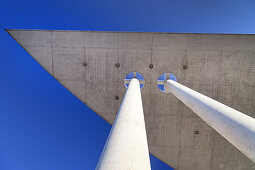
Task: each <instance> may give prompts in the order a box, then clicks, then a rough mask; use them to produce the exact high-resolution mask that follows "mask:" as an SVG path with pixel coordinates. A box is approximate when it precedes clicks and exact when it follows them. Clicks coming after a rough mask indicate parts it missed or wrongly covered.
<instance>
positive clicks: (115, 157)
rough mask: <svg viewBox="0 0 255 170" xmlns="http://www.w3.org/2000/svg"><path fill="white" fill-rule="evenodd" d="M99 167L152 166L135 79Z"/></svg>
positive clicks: (104, 169) (118, 169)
mask: <svg viewBox="0 0 255 170" xmlns="http://www.w3.org/2000/svg"><path fill="white" fill-rule="evenodd" d="M96 169H97V170H130V169H132V170H150V169H151V167H150V158H149V150H148V143H147V136H146V130H145V122H144V115H143V105H142V98H141V90H140V83H139V81H138V80H137V79H135V78H133V79H132V80H131V81H130V84H129V86H128V89H127V91H126V94H125V96H124V98H123V100H122V103H121V105H120V108H119V111H118V114H117V116H116V118H115V120H114V123H113V126H112V129H111V132H110V134H109V136H108V139H107V141H106V144H105V146H104V150H103V152H102V154H101V157H100V160H99V162H98V164H97V168H96Z"/></svg>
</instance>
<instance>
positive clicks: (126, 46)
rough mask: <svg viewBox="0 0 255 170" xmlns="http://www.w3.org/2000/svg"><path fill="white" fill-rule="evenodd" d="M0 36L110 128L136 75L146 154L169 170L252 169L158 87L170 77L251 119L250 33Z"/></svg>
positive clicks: (254, 58) (253, 39)
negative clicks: (141, 78)
mask: <svg viewBox="0 0 255 170" xmlns="http://www.w3.org/2000/svg"><path fill="white" fill-rule="evenodd" d="M7 31H8V32H9V34H10V35H11V36H12V37H13V38H14V39H15V40H16V41H17V42H18V43H19V44H20V45H21V46H22V47H24V49H25V50H26V51H27V52H28V53H29V54H30V55H31V56H33V58H34V59H35V60H36V61H38V62H39V63H40V64H41V65H42V66H43V67H44V68H45V69H46V70H47V71H48V72H49V73H50V74H51V75H52V76H53V77H55V78H56V79H57V80H58V81H59V82H60V83H61V84H63V85H64V86H65V87H66V88H67V89H68V90H70V91H71V92H72V93H73V94H74V95H75V96H77V97H78V98H79V99H80V100H81V101H83V102H84V103H85V104H86V105H88V106H89V107H90V108H91V109H92V110H94V111H95V112H96V113H97V114H98V115H100V116H101V117H102V118H104V119H105V120H106V121H107V122H109V123H111V124H112V123H113V120H114V117H115V115H116V113H117V110H118V108H119V106H120V102H121V99H122V98H123V95H124V93H125V91H126V87H125V86H124V79H125V77H126V75H127V74H128V73H129V72H133V71H137V72H139V73H141V74H142V75H143V76H144V78H145V86H144V87H143V89H142V99H143V107H144V114H145V121H146V129H147V136H148V143H149V150H150V152H151V153H152V154H153V155H155V156H156V157H158V158H159V159H161V160H162V161H163V162H165V163H167V164H168V165H170V166H171V167H173V168H175V169H178V170H205V169H206V170H207V169H209V170H216V169H217V170H251V169H255V164H254V163H252V162H251V161H250V160H249V159H248V158H246V157H245V156H244V155H243V154H242V153H241V152H240V151H238V150H237V149H236V148H235V147H234V146H232V145H231V144H230V143H229V142H228V141H226V140H225V139H224V138H223V137H221V136H220V135H219V134H218V133H217V132H215V131H214V130H213V129H212V128H210V127H209V126H208V125H207V124H206V123H205V122H203V120H201V119H200V118H199V117H198V116H196V115H195V114H194V113H193V112H192V111H191V110H190V109H188V108H187V107H186V106H185V105H184V104H183V103H182V102H180V101H179V100H178V99H177V98H176V97H174V96H173V95H172V94H165V93H163V92H161V91H160V90H158V88H157V79H158V77H159V76H160V75H161V74H162V73H173V74H174V75H175V76H176V77H177V79H178V81H179V82H180V83H181V84H183V85H185V86H187V87H189V88H192V89H193V90H196V91H198V92H200V93H202V94H204V95H206V96H208V97H211V98H213V99H215V100H217V101H219V102H222V103H224V104H226V105H228V106H230V107H232V108H234V109H236V110H239V111H241V112H243V113H245V114H247V115H250V116H251V117H255V35H237V34H236V35H233V34H232V35H230V34H179V33H178V34H176V33H135V32H134V33H133V32H91V31H55V30H7ZM116 64H117V65H116ZM151 64H152V65H151ZM117 96H118V97H119V99H118V97H117ZM240 140H241V139H240Z"/></svg>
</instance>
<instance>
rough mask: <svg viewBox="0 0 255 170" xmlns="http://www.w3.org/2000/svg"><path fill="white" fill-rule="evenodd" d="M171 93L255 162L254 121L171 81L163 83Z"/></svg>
mask: <svg viewBox="0 0 255 170" xmlns="http://www.w3.org/2000/svg"><path fill="white" fill-rule="evenodd" d="M165 88H166V92H171V93H172V94H174V95H175V96H176V97H177V98H178V99H179V100H181V101H182V102H183V103H184V104H185V105H186V106H188V107H189V108H190V109H191V110H192V111H193V112H195V113H196V114H197V115H198V116H199V117H200V118H202V119H203V120H204V121H205V122H206V123H207V124H208V125H209V126H211V127H212V128H214V129H215V130H216V131H217V132H218V133H220V134H221V135H222V136H223V137H224V138H226V139H227V140H228V141H229V142H230V143H232V144H233V145H234V146H235V147H236V148H237V149H239V150H240V151H241V152H242V153H243V154H244V155H246V156H247V157H248V158H250V159H251V160H252V161H253V162H255V119H254V118H252V117H250V116H247V115H245V114H243V113H241V112H239V111H237V110H234V109H232V108H230V107H228V106H226V105H224V104H222V103H219V102H217V101H215V100H213V99H211V98H209V97H207V96H205V95H202V94H200V93H198V92H196V91H194V90H192V89H190V88H187V87H185V86H183V85H181V84H179V83H177V82H175V81H173V80H167V81H166V82H165Z"/></svg>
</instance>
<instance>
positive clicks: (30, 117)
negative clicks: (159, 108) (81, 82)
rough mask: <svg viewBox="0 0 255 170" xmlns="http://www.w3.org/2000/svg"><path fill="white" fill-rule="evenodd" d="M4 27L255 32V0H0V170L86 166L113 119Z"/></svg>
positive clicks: (156, 169) (87, 169)
mask: <svg viewBox="0 0 255 170" xmlns="http://www.w3.org/2000/svg"><path fill="white" fill-rule="evenodd" d="M6 28H9V29H11V28H13V29H59V30H100V31H143V32H185V33H188V32H198V33H199V32H200V33H241V34H248V33H250V34H254V33H255V1H254V0H157V1H156V0H155V1H150V0H127V1H122V0H105V1H99V0H90V1H87V0H62V1H57V0H11V1H9V0H0V77H1V78H0V170H92V169H94V168H95V166H96V163H97V161H98V158H99V156H100V153H101V150H102V148H103V146H104V142H105V140H106V138H107V135H108V133H109V130H110V128H111V126H110V125H109V124H108V123H106V122H105V121H104V120H103V119H101V118H100V117H99V116H97V115H96V114H95V113H94V112H93V111H91V110H90V109H89V108H88V107H87V106H86V105H84V104H83V103H82V102H80V101H79V100H78V99H77V98H76V97H75V96H73V95H72V94H71V93H70V92H69V91H68V90H66V89H65V88H64V87H63V86H62V85H60V84H59V83H58V82H57V81H56V80H55V79H54V78H53V77H51V76H50V75H49V74H48V73H47V72H46V71H45V70H44V69H43V68H42V67H41V66H40V65H39V64H38V63H37V62H36V61H35V60H34V59H33V58H32V57H31V56H30V55H29V54H28V53H27V52H25V50H24V49H22V47H20V46H19V45H18V44H17V43H16V42H15V41H14V40H13V39H12V38H11V37H10V36H9V35H8V34H7V33H6V32H5V31H4V29H6ZM151 161H152V162H151V164H152V169H153V170H164V169H169V167H168V166H166V165H165V164H164V163H162V162H161V161H159V160H157V159H156V158H154V157H151Z"/></svg>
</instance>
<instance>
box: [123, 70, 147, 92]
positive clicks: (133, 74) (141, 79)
mask: <svg viewBox="0 0 255 170" xmlns="http://www.w3.org/2000/svg"><path fill="white" fill-rule="evenodd" d="M133 78H136V79H137V80H139V82H140V88H141V89H142V88H143V87H144V85H145V81H144V77H143V75H142V74H141V73H138V72H130V73H128V74H127V76H126V78H125V80H124V84H125V86H126V87H127V88H128V86H129V83H130V81H131V80H132V79H133Z"/></svg>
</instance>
